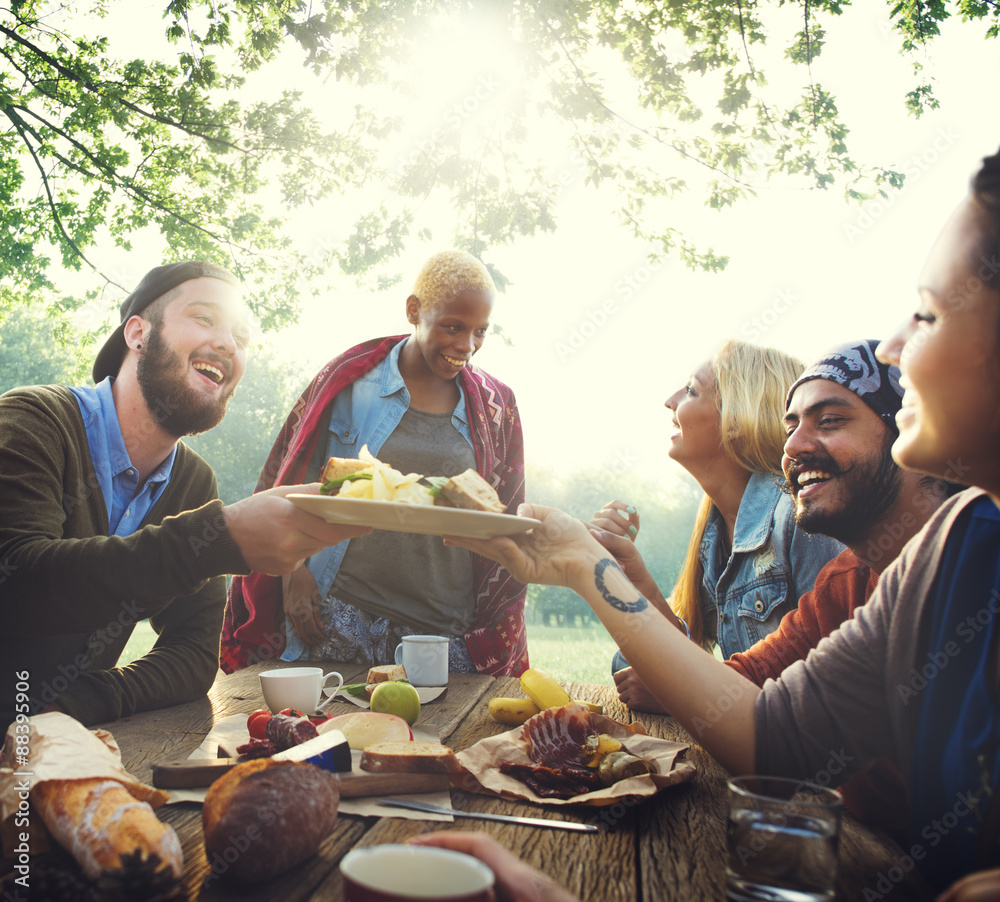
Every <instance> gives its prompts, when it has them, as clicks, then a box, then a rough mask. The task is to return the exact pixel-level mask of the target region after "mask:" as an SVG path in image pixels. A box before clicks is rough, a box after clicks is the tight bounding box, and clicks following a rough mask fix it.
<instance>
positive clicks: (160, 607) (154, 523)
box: [0, 385, 246, 728]
mask: <svg viewBox="0 0 1000 902" xmlns="http://www.w3.org/2000/svg"><path fill="white" fill-rule="evenodd" d="M108 532H109V526H108V513H107V509H106V507H105V503H104V497H103V495H102V494H101V490H100V486H99V484H98V481H97V475H96V473H95V472H94V466H93V463H92V461H91V458H90V448H89V445H88V443H87V436H86V432H85V429H84V424H83V418H82V416H81V414H80V409H79V406H78V404H77V401H76V398H75V397H74V395H73V394H72V392H70V391H69V389H67V388H64V387H63V386H56V385H50V386H33V387H29V388H21V389H15V390H14V391H11V392H8V393H7V394H5V395H3V396H2V397H0V623H2V624H3V631H2V634H0V660H2V661H3V662H4V667H3V672H4V676H3V680H2V681H0V722H2V724H3V727H4V728H5V727H6V724H7V723H8V722H9V721H10V720H11V719H12V718H13V716H14V713H15V710H20V709H15V707H14V705H15V702H16V701H18V699H17V696H16V690H15V685H14V684H15V683H16V682H17V681H19V680H20V681H22V682H26V683H28V684H29V686H30V689H29V690H28V692H27V695H28V696H29V697H30V700H31V702H30V707H31V710H30V711H25V712H23V713H34V712H36V711H37V710H39V709H41V708H42V707H44V706H45V705H46V704H49V703H51V702H56V703H58V704H59V705H61V706H62V707H63V708H64V709H65V710H66V711H67V712H68V713H69V714H70V715H72V716H73V717H75V718H77V719H78V720H80V721H81V722H83V723H85V724H88V725H89V724H93V723H98V722H101V721H107V720H113V719H115V718H118V717H122V716H125V715H128V714H132V713H134V712H137V711H144V710H149V709H151V708H159V707H164V706H166V705H174V704H179V703H181V702H185V701H190V700H192V699H194V698H197V697H199V696H202V695H204V694H205V693H206V692H207V690H208V688H209V687H210V686H211V684H212V681H213V680H214V678H215V674H216V672H217V660H218V648H219V631H220V628H221V623H222V611H223V606H224V604H225V592H226V586H225V579H224V578H223V577H222V576H221V575H220V574H225V573H245V572H246V562H245V561H244V560H243V556H242V554H241V553H240V551H239V548H238V547H237V545H236V543H235V542H234V541H233V540H232V538H231V537H230V535H229V533H228V531H227V530H226V528H225V525H224V522H223V516H222V502H221V501H219V500H218V492H217V490H216V484H215V476H214V474H213V473H212V470H211V468H210V467H209V466H208V464H206V463H205V461H204V460H202V459H201V458H200V457H199V456H198V455H197V454H195V453H194V452H193V451H192V450H191V449H190V448H188V447H187V446H186V445H184V444H183V443H180V444H179V445H178V448H177V457H176V458H175V462H174V467H173V472H172V476H171V478H170V482H169V484H168V485H167V486H166V488H165V489H164V491H163V492H162V494H161V496H160V498H159V499H158V500H157V502H156V504H155V505H154V506H153V508H152V510H151V511H150V512H149V514H148V515H147V517H146V519H145V520H144V521H143V525H142V526H141V527H140V528H139V529H138V530H137V531H136V532H135V533H133V534H132V535H130V536H127V537H120V536H109V535H108ZM146 618H149V620H150V623H151V624H152V625H153V628H154V629H155V630H156V632H157V634H158V639H157V642H156V645H155V646H154V647H153V649H152V650H151V651H150V652H149V654H147V655H146V656H145V657H143V658H141V659H140V660H138V661H135V662H133V663H132V664H129V665H128V666H127V667H124V668H117V667H116V666H115V665H116V664H117V662H118V658H119V656H120V654H121V652H122V649H123V648H124V647H125V644H126V642H127V641H128V638H129V636H130V635H131V633H132V630H133V627H134V625H135V624H136V622H138V621H140V620H143V619H146ZM24 674H27V676H24Z"/></svg>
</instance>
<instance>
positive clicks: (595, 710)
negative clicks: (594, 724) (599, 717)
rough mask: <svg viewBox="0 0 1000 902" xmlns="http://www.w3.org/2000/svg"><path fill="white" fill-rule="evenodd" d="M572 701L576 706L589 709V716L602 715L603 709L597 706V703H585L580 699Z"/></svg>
mask: <svg viewBox="0 0 1000 902" xmlns="http://www.w3.org/2000/svg"><path fill="white" fill-rule="evenodd" d="M573 701H574V702H575V703H576V704H578V705H584V706H585V707H587V708H590V713H591V714H603V713H604V708H603V707H601V706H600V705H599V704H597V702H585V701H584V700H583V699H581V698H574V699H573Z"/></svg>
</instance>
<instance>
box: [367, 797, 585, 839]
mask: <svg viewBox="0 0 1000 902" xmlns="http://www.w3.org/2000/svg"><path fill="white" fill-rule="evenodd" d="M375 801H376V802H378V804H379V805H394V806H396V807H397V808H411V809H413V810H414V811H429V812H430V813H431V814H452V815H454V816H455V817H474V818H479V819H480V820H484V821H502V822H503V823H505V824H525V825H527V826H529V827H552V828H554V829H556V830H579V831H580V832H581V833H596V832H597V829H598V828H597V827H596V826H595V825H594V824H577V823H575V822H573V821H550V820H548V819H546V818H542V817H518V816H516V815H513V814H490V813H489V812H486V811H455V810H453V809H451V808H443V807H442V806H440V805H428V804H427V803H426V802H411V801H410V800H409V799H376V800H375Z"/></svg>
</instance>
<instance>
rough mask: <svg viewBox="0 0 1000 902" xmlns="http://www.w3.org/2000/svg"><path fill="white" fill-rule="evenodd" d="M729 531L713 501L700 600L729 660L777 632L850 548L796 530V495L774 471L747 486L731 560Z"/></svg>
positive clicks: (707, 622) (709, 630) (703, 552)
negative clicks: (824, 572)
mask: <svg viewBox="0 0 1000 902" xmlns="http://www.w3.org/2000/svg"><path fill="white" fill-rule="evenodd" d="M724 530H725V522H724V521H723V519H722V514H721V513H719V510H718V508H716V507H715V506H713V507H712V511H711V514H710V515H709V519H708V523H707V524H706V525H705V532H704V534H703V535H702V539H701V563H702V567H703V570H704V576H703V578H702V585H701V602H702V611H703V613H704V617H705V630H706V632H707V633H708V634H709V635H711V634H712V632H713V626H714V632H715V639H716V641H717V642H718V643H719V648H720V650H721V651H722V656H723V657H724V658H727V659H728V658H729V657H731V656H732V655H734V654H736V653H737V652H744V651H746V650H747V649H748V648H750V647H751V646H752V645H754V643H756V642H757V641H758V640H760V639H763V638H764V637H765V636H767V635H768V634H769V633H772V632H774V630H776V629H777V628H778V624H779V623H780V622H781V618H782V617H784V616H785V614H787V613H788V612H789V611H790V610H792V609H793V608H795V607H797V606H798V603H799V598H800V597H801V596H802V595H803V594H805V593H806V592H808V591H809V590H810V589H812V588H813V583H815V582H816V574H817V573H819V571H820V570H821V569H822V568H823V566H824V565H825V564H826V563H827V561H829V560H831V559H832V558H835V557H836V556H837V555H838V554H840V552H841V551H843V550H844V546H843V545H841V544H840V542H838V541H836V540H835V539H831V538H830V537H829V536H821V535H809V533H807V532H805V531H803V530H801V529H799V528H798V527H796V525H795V507H794V504H793V503H792V499H791V496H789V495H787V494H785V493H784V492H782V491H781V489H780V488H779V484H778V477H776V476H772V475H771V474H769V473H754V474H753V475H751V477H750V482H749V483H747V487H746V490H745V491H744V492H743V498H742V499H741V501H740V509H739V512H738V513H737V515H736V528H735V530H734V533H733V550H732V553H731V554H730V555H729V558H728V560H727V559H726V558H725V556H724V554H725V552H724V551H723V548H724V543H723V541H722V536H723V535H724Z"/></svg>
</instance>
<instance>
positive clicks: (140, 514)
mask: <svg viewBox="0 0 1000 902" xmlns="http://www.w3.org/2000/svg"><path fill="white" fill-rule="evenodd" d="M112 382H114V379H112V378H111V377H110V376H109V377H108V378H107V379H105V380H104V381H103V382H101V383H99V384H98V385H96V386H95V387H94V388H89V387H80V388H71V389H70V391H72V392H73V394H74V395H76V400H77V403H78V404H79V405H80V413H81V414H82V415H83V425H84V429H85V430H86V432H87V444H88V445H89V446H90V458H91V460H92V461H93V464H94V470H95V471H96V473H97V482H98V484H99V485H100V487H101V494H102V495H103V496H104V505H105V507H106V508H107V510H108V524H109V527H110V532H109V535H112V536H128V535H131V534H132V533H134V532H135V531H136V530H137V529H138V528H139V527H140V526H141V525H142V521H143V520H144V519H145V517H146V514H148V513H149V511H150V508H152V506H153V505H154V504H155V503H156V500H157V499H158V498H159V497H160V495H162V494H163V490H164V488H166V485H167V483H168V482H169V481H170V474H171V472H172V471H173V467H174V458H175V457H176V456H177V446H176V445H174V447H173V448H172V449H171V451H170V454H168V455H167V457H166V459H165V460H164V461H163V463H161V464H160V465H159V466H158V467H157V468H156V469H155V470H154V471H153V472H152V473H151V474H150V475H149V478H148V479H147V480H146V481H145V483H144V484H143V485H141V486H140V485H139V473H138V471H137V470H136V468H135V467H133V466H132V461H131V460H130V459H129V456H128V451H127V450H126V449H125V438H124V437H123V436H122V428H121V425H120V424H119V422H118V411H117V410H116V409H115V399H114V397H113V396H112V394H111V383H112Z"/></svg>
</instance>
